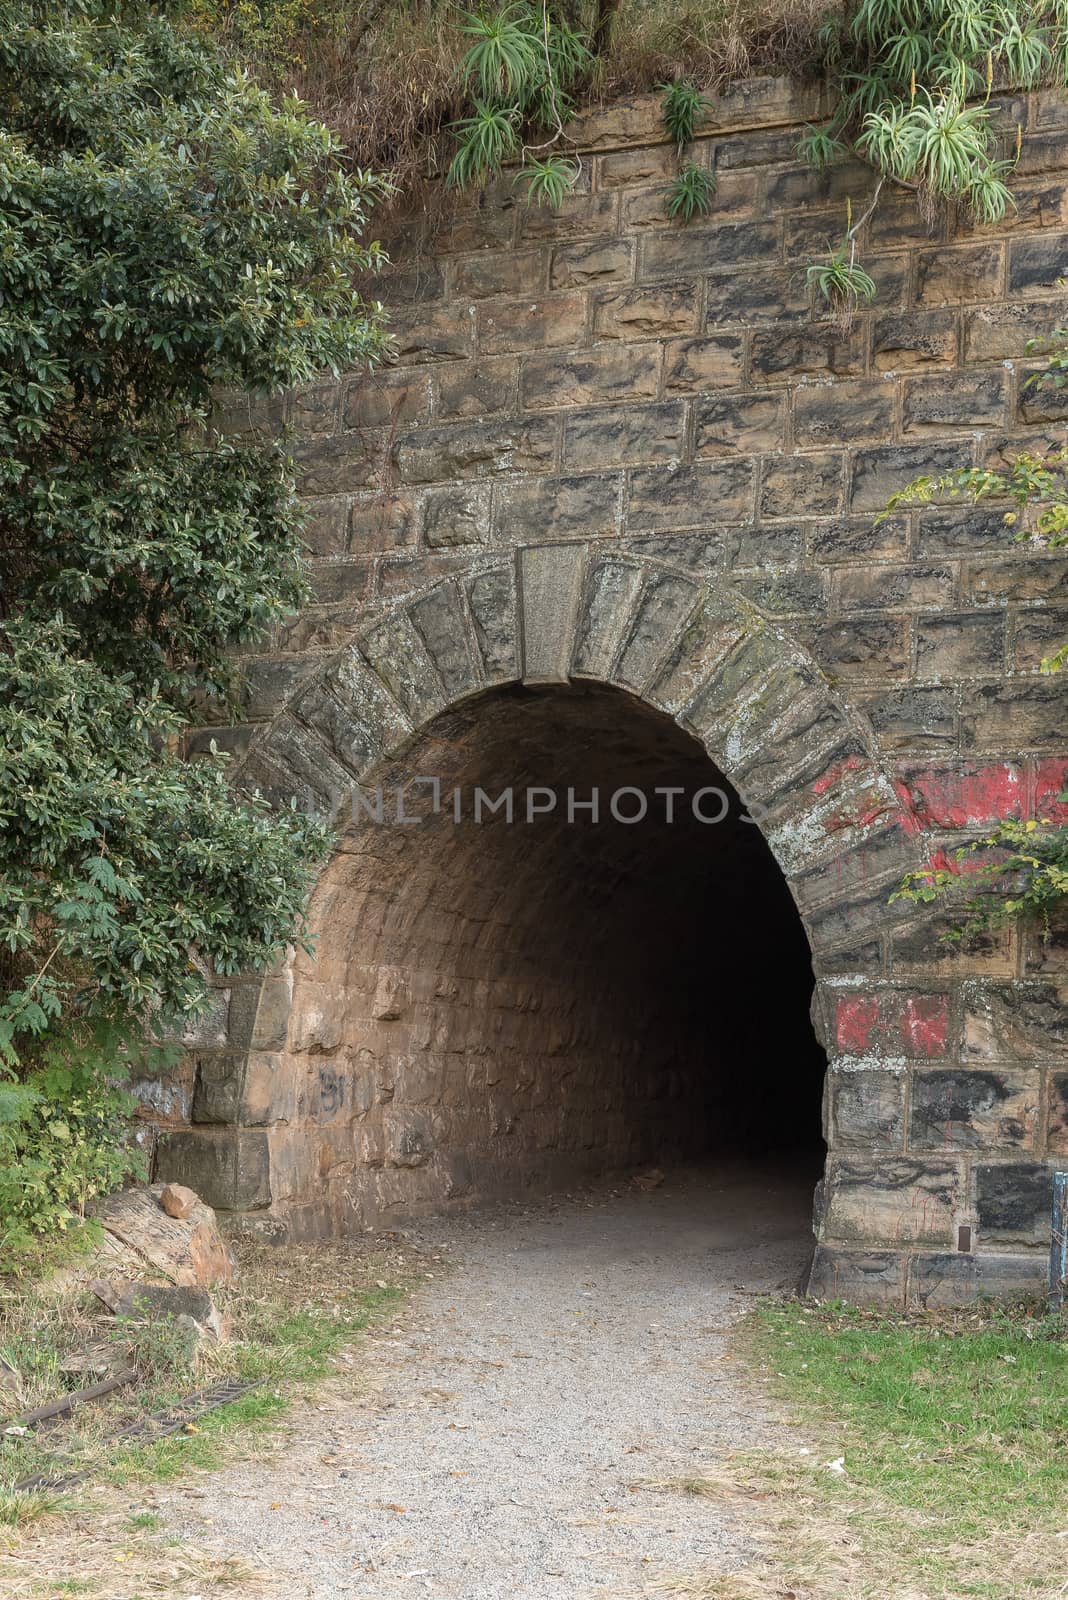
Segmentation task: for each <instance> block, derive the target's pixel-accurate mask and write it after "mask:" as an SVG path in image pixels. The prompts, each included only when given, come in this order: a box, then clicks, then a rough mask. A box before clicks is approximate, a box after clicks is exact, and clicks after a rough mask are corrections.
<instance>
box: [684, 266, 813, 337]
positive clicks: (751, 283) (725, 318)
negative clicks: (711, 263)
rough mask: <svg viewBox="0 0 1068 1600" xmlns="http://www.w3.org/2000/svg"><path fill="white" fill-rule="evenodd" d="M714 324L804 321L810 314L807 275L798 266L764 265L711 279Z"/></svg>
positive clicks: (710, 314)
mask: <svg viewBox="0 0 1068 1600" xmlns="http://www.w3.org/2000/svg"><path fill="white" fill-rule="evenodd" d="M706 296H707V300H706V304H707V320H708V324H709V326H710V327H715V326H717V325H721V324H724V323H742V324H760V323H768V322H801V321H803V320H804V318H805V317H807V316H808V313H809V292H808V288H807V286H806V284H805V275H804V273H803V272H799V271H798V270H797V269H796V268H794V267H773V266H768V267H762V268H761V270H760V271H759V272H732V273H726V274H724V275H723V276H721V277H720V276H717V277H714V278H710V279H709V281H708V285H707V288H706Z"/></svg>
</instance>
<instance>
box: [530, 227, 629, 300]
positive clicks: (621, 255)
mask: <svg viewBox="0 0 1068 1600" xmlns="http://www.w3.org/2000/svg"><path fill="white" fill-rule="evenodd" d="M634 255H635V245H634V241H633V240H632V239H596V240H594V241H593V243H592V244H564V245H558V246H557V248H556V249H555V250H554V251H553V261H552V269H551V272H550V276H549V286H550V288H552V289H581V288H582V287H583V286H584V285H585V284H589V283H594V284H599V283H630V282H632V281H633V279H634Z"/></svg>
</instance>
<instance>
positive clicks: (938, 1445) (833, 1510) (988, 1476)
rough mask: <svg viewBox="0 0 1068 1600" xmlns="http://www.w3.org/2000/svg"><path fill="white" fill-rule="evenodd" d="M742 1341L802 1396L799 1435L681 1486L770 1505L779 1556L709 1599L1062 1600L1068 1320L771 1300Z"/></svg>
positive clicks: (771, 1386) (797, 1403) (771, 1554)
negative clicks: (786, 1596)
mask: <svg viewBox="0 0 1068 1600" xmlns="http://www.w3.org/2000/svg"><path fill="white" fill-rule="evenodd" d="M737 1337H738V1344H739V1346H740V1352H739V1353H740V1355H741V1356H742V1358H743V1359H744V1360H745V1361H746V1363H747V1365H750V1366H751V1367H755V1368H756V1369H757V1370H759V1372H760V1373H761V1375H762V1378H763V1381H764V1384H765V1386H766V1389H767V1391H768V1397H769V1400H771V1401H772V1402H774V1401H778V1402H779V1404H780V1406H781V1405H782V1404H783V1403H784V1402H785V1405H786V1409H787V1413H788V1414H787V1415H786V1416H784V1417H782V1419H781V1420H782V1421H783V1422H784V1423H786V1424H788V1425H789V1428H790V1431H789V1432H788V1433H787V1435H786V1436H785V1438H784V1440H783V1443H782V1445H781V1447H780V1448H778V1449H775V1450H766V1451H757V1452H752V1453H750V1454H749V1455H747V1456H739V1457H732V1458H731V1459H730V1461H729V1463H728V1464H727V1467H726V1468H725V1469H712V1470H710V1473H709V1475H708V1477H707V1478H703V1479H697V1480H694V1481H693V1482H692V1483H687V1484H683V1483H681V1482H680V1483H679V1484H677V1485H675V1487H676V1488H679V1489H687V1490H688V1492H690V1493H702V1494H707V1495H710V1496H713V1497H715V1496H721V1497H724V1498H726V1499H736V1500H738V1501H739V1502H740V1503H741V1502H746V1501H748V1500H749V1499H751V1498H753V1497H756V1500H757V1503H758V1505H759V1510H758V1511H756V1513H755V1514H754V1519H755V1523H756V1527H757V1531H758V1533H759V1532H760V1531H763V1533H764V1534H765V1535H766V1537H767V1547H766V1554H765V1557H764V1559H762V1560H761V1561H760V1562H758V1563H757V1564H755V1565H754V1566H752V1567H750V1568H747V1569H745V1570H744V1571H743V1572H741V1573H738V1574H735V1575H732V1576H731V1577H730V1578H724V1579H723V1580H722V1583H721V1585H720V1587H715V1588H712V1589H706V1590H705V1591H704V1592H705V1593H709V1594H713V1593H714V1594H715V1595H716V1596H717V1597H718V1600H756V1597H757V1596H761V1597H763V1596H767V1595H775V1594H778V1593H790V1592H792V1591H793V1592H797V1593H802V1592H803V1593H804V1595H805V1597H806V1600H844V1597H846V1596H848V1600H891V1597H892V1600H899V1597H900V1600H904V1597H908V1600H971V1597H974V1600H1024V1597H1030V1600H1046V1597H1048V1600H1052V1597H1053V1596H1055V1595H1063V1594H1064V1593H1065V1592H1066V1590H1065V1588H1064V1584H1065V1566H1066V1556H1068V1551H1066V1550H1065V1548H1064V1544H1065V1541H1064V1540H1058V1539H1057V1538H1055V1537H1054V1535H1055V1534H1057V1533H1059V1532H1060V1531H1061V1530H1062V1529H1063V1527H1064V1526H1065V1522H1066V1512H1065V1508H1066V1506H1068V1450H1066V1444H1068V1324H1066V1323H1065V1322H1064V1321H1063V1320H1061V1319H1051V1318H1049V1317H1046V1316H1032V1315H1030V1314H1029V1313H1028V1312H1027V1311H1026V1310H1023V1309H1020V1310H1018V1311H1009V1310H1004V1309H1003V1310H995V1309H990V1308H983V1307H973V1308H970V1309H968V1310H967V1311H961V1312H954V1313H945V1314H936V1313H932V1314H929V1315H928V1314H919V1313H917V1314H908V1315H906V1314H900V1315H895V1314H891V1315H883V1314H880V1313H876V1312H865V1311H859V1310H856V1309H853V1308H850V1307H848V1306H843V1305H824V1306H812V1305H810V1304H803V1303H793V1302H789V1303H782V1302H768V1303H766V1304H765V1305H763V1306H762V1307H761V1308H760V1309H759V1310H758V1311H757V1312H755V1313H754V1314H753V1315H752V1316H751V1317H750V1318H749V1319H748V1322H747V1323H745V1324H743V1325H742V1327H741V1329H740V1331H739V1333H738V1336H737ZM836 1462H837V1463H840V1465H841V1468H842V1470H835V1467H834V1465H833V1464H834V1463H836ZM713 1578H715V1575H714V1574H713V1575H710V1577H709V1578H708V1581H712V1579H713ZM685 1581H687V1582H689V1581H690V1580H685ZM693 1581H694V1582H699V1581H705V1579H704V1577H703V1575H699V1578H698V1579H696V1580H693ZM715 1581H716V1582H717V1583H719V1582H720V1580H719V1579H718V1578H717V1579H716V1580H715ZM677 1592H678V1593H679V1594H680V1595H683V1594H687V1593H698V1592H701V1591H700V1590H699V1589H690V1590H687V1589H686V1588H685V1587H681V1588H679V1589H678V1590H677Z"/></svg>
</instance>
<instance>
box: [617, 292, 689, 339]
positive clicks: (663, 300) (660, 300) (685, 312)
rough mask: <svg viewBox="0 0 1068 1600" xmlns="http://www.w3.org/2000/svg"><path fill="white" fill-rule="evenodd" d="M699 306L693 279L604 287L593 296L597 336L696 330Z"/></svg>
mask: <svg viewBox="0 0 1068 1600" xmlns="http://www.w3.org/2000/svg"><path fill="white" fill-rule="evenodd" d="M699 306H700V299H699V295H698V292H697V285H696V284H693V283H684V284H672V285H671V286H670V287H668V288H663V289H615V290H612V291H608V290H604V291H602V292H601V293H599V294H597V295H595V296H594V299H593V337H594V338H595V339H655V338H658V337H660V336H661V335H662V334H671V333H695V332H696V331H697V322H698V314H699Z"/></svg>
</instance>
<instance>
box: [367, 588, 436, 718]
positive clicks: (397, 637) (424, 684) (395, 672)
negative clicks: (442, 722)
mask: <svg viewBox="0 0 1068 1600" xmlns="http://www.w3.org/2000/svg"><path fill="white" fill-rule="evenodd" d="M360 649H361V651H362V652H363V655H364V656H365V657H366V659H367V662H368V664H369V665H370V667H371V668H372V669H373V671H374V672H376V673H377V674H378V676H379V677H380V678H381V680H382V682H383V683H384V684H385V686H386V688H387V689H388V690H389V692H390V694H391V695H392V696H393V698H394V700H395V701H396V702H397V704H398V705H399V706H400V707H401V709H402V710H403V711H405V712H406V713H407V715H408V716H409V717H410V719H411V721H412V723H413V724H414V725H415V726H416V727H418V726H419V724H420V723H421V722H425V721H427V719H428V718H430V717H432V716H433V715H434V714H435V712H437V711H440V710H441V709H442V706H443V704H444V701H443V697H442V689H441V684H440V682H439V681H438V676H437V673H436V672H435V671H434V667H433V664H432V662H431V660H430V657H429V655H428V654H427V650H426V646H425V645H424V644H423V641H422V639H421V638H420V637H419V634H418V633H417V632H416V630H415V628H414V627H413V626H412V623H411V621H410V619H409V618H408V617H406V616H404V615H403V613H401V614H398V615H395V616H392V617H387V618H385V620H383V621H382V622H380V623H378V624H377V625H376V626H375V627H373V628H371V629H370V630H369V631H368V633H367V634H366V635H365V636H364V638H363V639H362V640H361V641H360Z"/></svg>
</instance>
